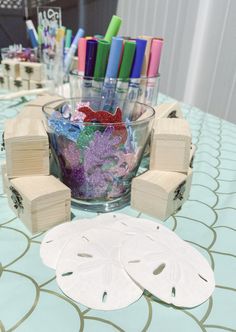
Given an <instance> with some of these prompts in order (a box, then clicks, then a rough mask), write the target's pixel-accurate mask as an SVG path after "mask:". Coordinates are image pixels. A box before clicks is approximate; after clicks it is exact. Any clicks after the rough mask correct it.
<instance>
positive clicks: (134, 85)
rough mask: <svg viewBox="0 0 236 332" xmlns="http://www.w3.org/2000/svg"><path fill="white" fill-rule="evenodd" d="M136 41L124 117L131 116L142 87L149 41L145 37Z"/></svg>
mask: <svg viewBox="0 0 236 332" xmlns="http://www.w3.org/2000/svg"><path fill="white" fill-rule="evenodd" d="M135 41H136V49H135V55H134V60H133V65H132V69H131V74H130V82H129V89H128V95H127V100H126V104H125V107H124V108H125V110H124V112H123V117H124V119H126V118H127V117H128V118H129V117H130V116H131V114H132V112H133V109H134V103H135V102H136V101H137V100H138V96H139V89H140V76H141V71H142V66H143V59H144V54H145V49H146V44H147V41H146V40H145V39H140V38H137V39H135Z"/></svg>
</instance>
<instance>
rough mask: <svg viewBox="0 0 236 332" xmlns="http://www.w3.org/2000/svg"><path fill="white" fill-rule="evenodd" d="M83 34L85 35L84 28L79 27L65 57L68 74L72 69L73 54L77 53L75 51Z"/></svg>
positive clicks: (66, 72) (65, 67)
mask: <svg viewBox="0 0 236 332" xmlns="http://www.w3.org/2000/svg"><path fill="white" fill-rule="evenodd" d="M83 36H84V29H79V30H78V31H77V34H76V36H75V38H74V40H73V42H72V44H71V47H70V49H69V51H68V53H67V55H66V57H65V63H64V70H65V74H68V73H69V71H70V66H71V62H72V59H73V56H74V55H75V52H76V50H77V46H78V41H79V39H80V38H81V37H83Z"/></svg>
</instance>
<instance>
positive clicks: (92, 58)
mask: <svg viewBox="0 0 236 332" xmlns="http://www.w3.org/2000/svg"><path fill="white" fill-rule="evenodd" d="M97 44H98V42H97V41H96V40H94V39H89V40H87V47H86V57H85V72H84V75H85V77H84V79H83V86H82V96H83V97H91V94H92V91H91V90H92V89H91V88H92V77H93V73H94V68H95V62H96V53H97Z"/></svg>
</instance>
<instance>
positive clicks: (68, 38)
mask: <svg viewBox="0 0 236 332" xmlns="http://www.w3.org/2000/svg"><path fill="white" fill-rule="evenodd" d="M71 38H72V30H71V29H67V30H66V41H65V49H66V50H67V49H69V48H70V44H71Z"/></svg>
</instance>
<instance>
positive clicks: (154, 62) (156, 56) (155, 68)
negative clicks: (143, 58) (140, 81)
mask: <svg viewBox="0 0 236 332" xmlns="http://www.w3.org/2000/svg"><path fill="white" fill-rule="evenodd" d="M162 45H163V39H161V38H160V39H157V38H155V39H153V40H152V44H151V50H150V58H149V65H148V72H147V76H148V77H153V76H156V75H157V74H158V73H159V66H160V60H161V50H162Z"/></svg>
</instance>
